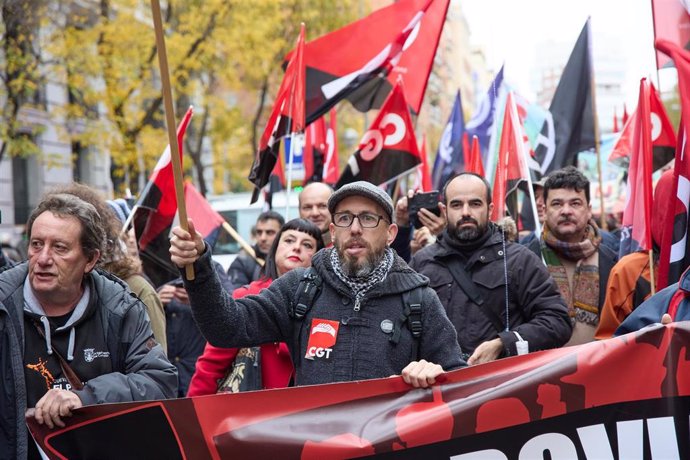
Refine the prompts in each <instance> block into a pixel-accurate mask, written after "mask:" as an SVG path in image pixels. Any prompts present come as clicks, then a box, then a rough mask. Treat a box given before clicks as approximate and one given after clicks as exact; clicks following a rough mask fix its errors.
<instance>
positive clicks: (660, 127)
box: [609, 82, 676, 171]
mask: <svg viewBox="0 0 690 460" xmlns="http://www.w3.org/2000/svg"><path fill="white" fill-rule="evenodd" d="M649 84H650V91H649V103H648V105H649V110H650V112H649V115H650V117H651V127H652V171H656V170H658V169H660V168H661V167H663V166H665V165H667V164H668V163H669V162H670V161H671V160H673V158H674V156H675V153H676V133H675V132H674V130H673V125H671V121H670V120H669V118H668V115H667V114H666V109H665V108H664V104H663V103H662V102H661V98H660V97H659V93H658V92H657V91H656V88H655V87H654V84H653V83H651V82H650V83H649ZM638 111H639V107H638V109H637V110H635V111H634V112H633V113H632V115H630V117H629V118H628V121H627V123H626V124H625V126H623V130H622V131H621V134H620V137H619V138H618V140H617V141H616V143H615V144H614V146H613V150H611V154H610V155H609V162H611V163H615V164H622V165H624V166H625V165H626V164H627V163H629V161H630V152H631V151H633V139H634V130H635V126H636V121H635V118H636V117H637V112H638Z"/></svg>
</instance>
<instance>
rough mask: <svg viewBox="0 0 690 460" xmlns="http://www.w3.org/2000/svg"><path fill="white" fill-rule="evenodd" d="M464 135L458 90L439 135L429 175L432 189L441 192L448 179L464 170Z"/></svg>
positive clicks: (463, 122) (463, 121)
mask: <svg viewBox="0 0 690 460" xmlns="http://www.w3.org/2000/svg"><path fill="white" fill-rule="evenodd" d="M464 134H465V120H464V119H463V114H462V100H461V99H460V91H459V90H458V92H457V93H456V94H455V103H454V104H453V110H451V112H450V117H448V123H446V127H445V128H444V129H443V134H442V135H441V142H440V143H439V145H438V152H437V153H436V160H435V161H434V169H433V172H432V173H431V177H432V183H433V187H434V188H435V189H436V190H441V189H442V188H443V186H444V185H445V183H446V181H447V180H448V179H450V178H451V177H452V176H453V175H454V174H455V173H459V172H461V171H463V170H464V169H465V152H464V149H463V145H462V138H463V135H464Z"/></svg>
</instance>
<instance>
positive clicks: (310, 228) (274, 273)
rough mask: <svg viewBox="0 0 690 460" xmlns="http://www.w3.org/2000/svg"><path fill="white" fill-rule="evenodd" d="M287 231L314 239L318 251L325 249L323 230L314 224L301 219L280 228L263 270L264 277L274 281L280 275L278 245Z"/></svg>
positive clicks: (291, 221)
mask: <svg viewBox="0 0 690 460" xmlns="http://www.w3.org/2000/svg"><path fill="white" fill-rule="evenodd" d="M287 230H295V231H298V232H302V233H306V234H307V235H309V236H311V237H312V238H314V239H315V240H316V250H317V251H319V250H321V249H323V247H324V244H323V238H322V237H321V230H319V227H317V226H316V225H314V224H312V223H311V222H309V221H308V220H304V219H299V218H298V219H292V220H290V221H288V222H286V223H285V224H283V226H282V227H280V231H279V232H278V234H277V235H276V239H275V240H273V244H272V245H271V249H270V250H269V251H268V254H266V264H265V265H264V268H263V269H262V270H261V271H262V277H265V278H270V279H272V280H274V279H276V278H278V276H279V275H278V267H276V251H277V250H278V245H279V244H280V237H281V236H282V235H283V233H284V232H286V231H287Z"/></svg>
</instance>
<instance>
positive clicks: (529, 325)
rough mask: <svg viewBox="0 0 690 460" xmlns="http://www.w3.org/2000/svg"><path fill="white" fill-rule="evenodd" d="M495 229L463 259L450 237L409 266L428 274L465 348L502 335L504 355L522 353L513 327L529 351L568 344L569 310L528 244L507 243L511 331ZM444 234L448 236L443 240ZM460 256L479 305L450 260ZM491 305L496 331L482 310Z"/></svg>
mask: <svg viewBox="0 0 690 460" xmlns="http://www.w3.org/2000/svg"><path fill="white" fill-rule="evenodd" d="M489 231H490V232H492V233H491V235H490V236H489V238H488V239H487V240H486V241H485V242H484V244H483V245H481V247H479V248H478V249H476V250H475V251H474V252H473V253H472V254H471V255H470V256H469V258H468V259H467V261H466V262H464V258H463V257H462V256H461V255H460V254H459V253H458V252H457V250H456V249H454V248H452V247H451V246H450V245H449V244H448V243H447V241H445V240H446V239H447V236H445V234H444V235H442V237H441V238H439V239H438V240H437V241H436V243H434V244H432V245H430V246H427V247H426V248H424V249H422V250H421V251H419V252H418V253H417V254H415V256H414V257H413V258H412V261H411V263H410V266H411V267H412V268H413V269H415V270H417V271H418V272H419V273H421V274H423V275H426V276H427V277H429V280H430V286H431V288H432V289H434V290H435V291H436V293H437V294H438V296H439V299H441V303H442V304H443V306H444V307H445V308H446V313H447V314H448V317H449V318H450V320H451V322H452V323H453V325H454V326H455V329H456V330H457V332H458V341H459V342H460V348H462V351H463V352H464V353H467V354H470V355H471V354H472V352H473V351H474V349H475V348H477V346H479V345H480V344H481V343H482V342H485V341H487V340H492V339H495V338H496V337H500V338H501V340H502V342H503V352H502V354H501V355H500V356H501V357H504V356H513V355H515V354H517V350H516V347H515V342H516V341H517V340H518V339H517V336H516V335H515V334H514V333H513V331H517V332H518V333H519V334H520V336H521V337H522V338H523V339H524V340H526V341H528V342H529V350H530V351H536V350H544V349H548V348H556V347H560V346H562V345H563V344H565V343H566V342H567V341H568V340H569V339H570V335H571V333H572V326H571V324H570V319H569V318H568V310H567V307H566V305H565V302H564V301H563V298H562V297H561V295H560V293H559V292H558V287H557V286H556V283H555V282H554V281H553V278H551V275H549V272H548V271H547V270H546V267H544V264H543V263H542V261H541V260H539V258H538V257H536V256H535V255H534V254H533V253H532V252H531V251H529V250H528V249H527V248H525V247H524V246H521V245H519V244H516V243H509V242H506V246H505V248H506V251H507V254H508V257H507V272H508V318H509V321H508V322H509V329H510V330H509V331H506V321H505V318H506V308H505V305H506V300H505V299H506V277H505V273H504V262H503V260H504V258H503V242H502V237H501V233H500V231H498V230H497V227H495V226H494V225H493V224H491V225H490V226H489ZM444 237H445V238H444ZM453 258H454V259H459V260H461V262H460V265H463V263H464V264H465V267H466V271H467V272H469V273H470V274H471V277H472V281H473V282H474V284H475V285H476V286H477V289H478V292H479V294H480V295H481V298H482V299H483V301H484V302H483V305H482V306H481V307H480V306H479V305H477V304H476V303H474V302H472V301H471V300H470V299H469V298H468V296H467V295H466V294H465V292H464V291H463V290H462V288H461V287H460V286H459V285H458V284H457V282H456V281H455V280H454V279H453V276H452V275H451V273H450V271H449V270H448V267H447V264H448V261H449V260H450V259H453ZM482 308H486V309H491V310H493V312H494V313H495V316H497V317H498V318H499V319H500V321H501V326H502V330H501V331H498V330H496V327H494V326H493V324H492V322H491V320H490V319H489V316H488V315H487V314H486V313H485V312H483V311H481V309H482Z"/></svg>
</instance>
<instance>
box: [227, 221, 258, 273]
mask: <svg viewBox="0 0 690 460" xmlns="http://www.w3.org/2000/svg"><path fill="white" fill-rule="evenodd" d="M221 226H222V227H223V230H225V231H226V232H228V234H229V235H230V236H231V237H233V238H235V241H237V244H239V245H240V246H242V249H244V250H245V252H246V253H247V254H249V255H250V256H252V258H253V259H254V260H256V263H258V264H259V265H261V266H262V267H263V266H264V263H265V262H264V261H263V259H259V258H258V257H257V256H256V252H254V248H252V247H251V246H250V245H249V243H247V242H246V241H245V240H244V238H242V236H241V235H240V234H239V233H237V230H235V229H234V228H233V227H232V225H230V224H229V223H228V222H227V221H223V223H222V224H221Z"/></svg>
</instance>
